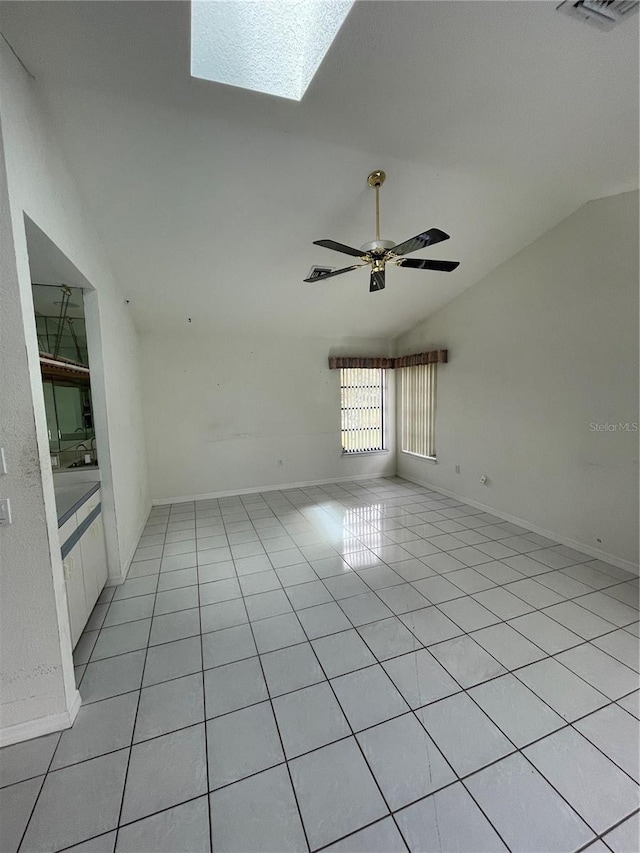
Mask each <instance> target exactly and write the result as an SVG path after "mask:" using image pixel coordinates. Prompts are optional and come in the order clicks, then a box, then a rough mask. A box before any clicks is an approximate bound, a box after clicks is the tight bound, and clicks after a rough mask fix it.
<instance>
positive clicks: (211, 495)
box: [151, 474, 397, 506]
mask: <svg viewBox="0 0 640 853" xmlns="http://www.w3.org/2000/svg"><path fill="white" fill-rule="evenodd" d="M396 476H397V474H356V475H354V476H352V477H329V478H328V479H326V480H305V481H303V482H300V483H281V484H280V485H279V486H257V487H252V488H250V489H231V490H230V491H224V492H207V494H204V495H186V496H181V497H179V498H154V499H153V500H152V501H151V505H152V506H166V505H167V504H180V503H189V502H191V501H208V500H213V499H216V498H232V497H235V495H258V494H260V493H261V492H281V491H284V490H285V489H306V488H308V487H309V486H328V485H330V484H331V483H356V482H360V481H361V480H381V479H385V478H387V477H396Z"/></svg>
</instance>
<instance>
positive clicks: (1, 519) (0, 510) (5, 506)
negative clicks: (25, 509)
mask: <svg viewBox="0 0 640 853" xmlns="http://www.w3.org/2000/svg"><path fill="white" fill-rule="evenodd" d="M9 524H11V502H10V500H9V498H2V499H0V527H7V526H8V525H9Z"/></svg>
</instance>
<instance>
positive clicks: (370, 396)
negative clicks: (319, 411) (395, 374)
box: [340, 367, 384, 453]
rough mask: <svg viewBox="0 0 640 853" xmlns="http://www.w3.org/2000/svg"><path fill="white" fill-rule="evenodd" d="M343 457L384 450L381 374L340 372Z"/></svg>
mask: <svg viewBox="0 0 640 853" xmlns="http://www.w3.org/2000/svg"><path fill="white" fill-rule="evenodd" d="M340 395H341V412H342V451H343V453H366V452H368V451H372V450H384V371H383V370H381V369H379V368H374V369H368V368H360V367H349V368H341V369H340Z"/></svg>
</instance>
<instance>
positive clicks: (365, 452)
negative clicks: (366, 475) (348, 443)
mask: <svg viewBox="0 0 640 853" xmlns="http://www.w3.org/2000/svg"><path fill="white" fill-rule="evenodd" d="M388 452H389V451H388V450H351V451H350V452H349V453H345V451H344V450H343V451H342V453H341V454H340V455H341V456H342V458H343V459H348V458H349V457H350V456H378V455H380V454H381V453H388Z"/></svg>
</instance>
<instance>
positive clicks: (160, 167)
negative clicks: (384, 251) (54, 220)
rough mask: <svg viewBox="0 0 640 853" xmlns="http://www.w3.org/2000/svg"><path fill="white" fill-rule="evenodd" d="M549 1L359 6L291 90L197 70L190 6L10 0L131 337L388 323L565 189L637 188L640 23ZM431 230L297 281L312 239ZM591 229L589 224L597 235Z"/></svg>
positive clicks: (481, 270)
mask: <svg viewBox="0 0 640 853" xmlns="http://www.w3.org/2000/svg"><path fill="white" fill-rule="evenodd" d="M556 5H557V3H556V2H485V1H484V0H481V2H477V1H476V0H472V2H463V1H462V0H445V1H444V2H401V0H392V2H384V0H379V1H377V2H357V3H355V5H354V7H353V9H352V10H351V12H350V14H349V16H348V17H347V20H346V22H345V23H344V25H343V26H342V29H341V30H340V32H339V33H338V36H337V38H336V40H335V42H334V43H333V45H332V47H331V49H330V50H329V53H328V54H327V56H326V58H325V60H324V62H323V64H322V66H321V67H320V70H319V71H318V73H317V74H316V76H315V78H314V80H313V81H312V83H311V86H310V87H309V90H308V91H307V93H306V95H305V96H304V98H303V100H302V101H301V102H300V103H297V102H293V101H286V100H281V99H278V98H274V97H271V96H268V95H261V94H257V93H253V92H249V91H245V90H241V89H236V88H233V87H228V86H224V85H221V84H216V83H211V82H208V81H204V80H198V79H194V78H191V77H190V74H189V26H190V14H189V4H188V2H177V3H176V2H158V3H156V2H99V3H97V2H61V3H58V2H44V3H40V2H19V3H11V2H2V3H0V28H1V29H2V31H3V32H4V34H5V36H6V38H7V39H8V40H9V42H10V43H11V45H12V46H13V48H14V50H15V51H16V52H17V53H18V55H19V56H20V58H21V60H22V61H23V62H24V63H25V65H26V66H27V67H28V68H29V69H30V71H31V72H32V73H33V75H34V76H35V78H36V83H35V86H36V88H37V89H38V91H39V94H40V96H41V97H42V99H43V101H44V104H45V107H46V109H47V110H48V111H49V113H50V114H51V116H52V118H53V121H54V123H55V126H56V129H57V133H58V136H59V141H60V145H61V147H62V150H63V152H64V155H65V157H66V159H67V162H68V165H69V167H70V169H71V171H72V172H73V173H74V175H75V176H76V178H77V180H78V183H79V186H80V189H81V192H82V194H83V196H84V199H85V202H86V206H87V208H88V210H89V212H90V214H91V217H92V219H93V222H94V224H95V227H96V230H97V231H98V233H99V235H100V237H101V239H102V242H103V244H104V247H105V250H106V252H107V254H108V257H109V259H110V262H111V265H112V267H113V269H114V272H115V273H116V275H117V277H118V279H119V281H120V283H121V285H122V287H123V290H124V291H125V295H126V297H127V298H129V299H130V300H131V304H132V309H133V311H134V316H135V320H136V323H137V325H138V327H139V328H140V329H141V330H145V331H152V330H158V331H159V332H161V331H162V330H168V329H172V328H175V327H176V326H177V325H179V324H181V323H186V318H187V317H192V318H194V322H195V323H197V324H198V325H199V326H202V327H204V328H205V329H207V330H211V331H212V332H222V331H224V332H227V333H229V332H230V333H241V332H243V331H246V332H250V333H254V332H258V331H263V332H268V333H269V334H271V333H273V334H296V335H299V334H314V335H322V336H327V337H335V336H344V335H351V336H363V337H364V336H382V337H391V336H393V335H396V334H398V333H400V332H401V331H404V330H405V329H407V328H410V327H411V326H413V325H414V324H415V323H416V322H417V321H418V320H420V319H421V318H423V317H425V316H427V315H428V314H429V313H431V312H433V311H434V310H437V308H439V307H440V306H442V305H443V304H445V303H446V302H447V301H448V300H450V299H452V298H454V297H455V296H456V295H458V294H459V293H460V292H462V291H463V290H464V289H466V288H468V287H470V286H472V285H474V284H475V283H476V282H478V281H479V280H480V279H482V278H483V277H484V276H485V275H486V274H487V273H488V272H490V271H491V270H492V269H494V268H495V267H496V266H498V265H499V264H500V263H502V262H503V261H504V260H506V259H507V258H509V257H511V256H512V255H514V254H515V253H516V252H518V251H519V250H520V249H521V248H523V247H524V246H525V245H527V244H528V243H530V242H532V241H533V240H534V239H536V238H537V237H538V236H539V235H541V234H542V233H544V232H545V231H547V230H548V229H549V228H551V227H553V226H554V225H555V224H556V223H557V222H559V221H560V220H561V219H563V218H564V217H565V216H567V215H568V214H569V213H571V212H572V211H573V210H575V209H576V208H577V207H578V206H580V205H581V204H583V203H584V202H586V201H589V200H590V199H593V198H599V197H602V196H605V195H610V194H613V193H617V192H623V191H625V190H629V189H633V188H635V187H637V185H638V28H637V18H636V19H632V20H631V21H628V22H626V23H624V24H621V25H620V26H619V27H618V28H616V29H615V30H613V31H611V32H600V31H599V30H597V29H594V28H592V27H590V26H588V25H586V24H581V23H580V22H578V21H575V20H572V19H570V18H567V17H565V16H563V15H561V14H559V13H558V12H557V11H556V9H555V7H556ZM376 168H381V169H384V170H385V171H386V172H387V176H388V177H387V182H386V184H385V186H384V187H383V189H382V192H381V200H382V232H383V233H382V236H383V237H387V238H390V239H395V240H397V241H400V240H403V239H406V238H408V237H410V236H413V235H414V234H417V233H418V232H420V231H422V230H424V229H426V228H430V227H433V226H435V227H438V228H441V229H443V230H445V231H447V232H448V233H449V234H451V240H449V241H447V242H445V243H442V244H440V245H438V246H436V247H433V248H431V249H428V250H425V251H424V252H422V253H416V256H422V257H435V258H446V259H454V260H459V261H461V266H460V267H459V269H458V270H456V271H455V272H454V273H451V274H446V273H436V272H423V271H413V270H400V269H395V268H392V269H391V270H390V271H389V272H388V274H387V288H386V290H385V291H383V292H381V293H373V294H370V293H369V292H368V275H367V273H366V271H365V270H360V271H356V272H353V273H350V274H348V275H346V276H341V277H336V278H334V279H331V280H329V281H327V282H324V283H316V284H314V285H309V284H303V283H302V279H303V278H304V277H305V276H306V275H307V274H308V272H309V269H310V267H311V266H312V265H313V264H322V265H330V266H334V267H338V266H344V265H347V264H348V263H350V261H349V259H348V258H346V256H341V255H338V254H335V253H333V252H330V251H328V250H325V249H321V248H319V247H315V246H313V245H312V241H313V240H316V239H320V238H327V237H329V238H332V239H335V240H339V241H341V242H344V243H348V244H350V245H354V246H360V245H361V244H363V243H365V242H367V241H369V240H371V239H373V237H374V196H373V191H372V190H371V189H369V188H368V187H367V186H366V177H367V174H368V173H369V172H370V171H371V170H372V169H376ZM594 239H597V235H594Z"/></svg>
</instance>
